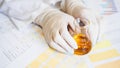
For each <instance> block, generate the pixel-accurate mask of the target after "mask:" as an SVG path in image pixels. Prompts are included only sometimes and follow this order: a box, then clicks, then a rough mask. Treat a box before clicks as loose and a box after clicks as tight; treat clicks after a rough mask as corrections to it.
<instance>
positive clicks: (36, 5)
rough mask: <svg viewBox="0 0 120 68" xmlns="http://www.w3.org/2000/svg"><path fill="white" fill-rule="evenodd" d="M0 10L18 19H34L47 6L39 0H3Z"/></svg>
mask: <svg viewBox="0 0 120 68" xmlns="http://www.w3.org/2000/svg"><path fill="white" fill-rule="evenodd" d="M0 1H1V2H2V0H0ZM3 1H4V3H2V5H1V6H0V11H1V12H3V13H5V14H7V15H9V16H10V17H13V18H15V19H18V20H34V19H35V18H36V16H37V15H39V14H40V13H42V12H43V10H44V9H45V8H47V7H49V6H48V5H47V4H45V3H43V2H42V1H41V0H3Z"/></svg>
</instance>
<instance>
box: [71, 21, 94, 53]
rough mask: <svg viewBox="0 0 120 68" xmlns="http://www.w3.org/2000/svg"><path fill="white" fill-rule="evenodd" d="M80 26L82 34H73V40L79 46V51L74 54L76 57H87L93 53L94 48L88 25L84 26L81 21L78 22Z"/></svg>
mask: <svg viewBox="0 0 120 68" xmlns="http://www.w3.org/2000/svg"><path fill="white" fill-rule="evenodd" d="M77 22H78V23H79V25H80V26H81V29H80V30H81V33H78V34H76V33H73V35H72V36H73V38H74V40H75V41H76V43H77V45H78V49H75V50H74V54H76V55H85V54H87V53H89V52H90V51H91V48H92V42H91V40H90V36H89V33H88V27H89V25H88V24H84V23H83V22H81V21H80V20H79V19H78V21H77Z"/></svg>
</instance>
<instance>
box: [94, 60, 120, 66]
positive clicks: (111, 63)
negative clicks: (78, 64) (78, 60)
mask: <svg viewBox="0 0 120 68" xmlns="http://www.w3.org/2000/svg"><path fill="white" fill-rule="evenodd" d="M95 68H120V60H117V61H113V62H109V63H105V64H102V65H98V66H96V67H95Z"/></svg>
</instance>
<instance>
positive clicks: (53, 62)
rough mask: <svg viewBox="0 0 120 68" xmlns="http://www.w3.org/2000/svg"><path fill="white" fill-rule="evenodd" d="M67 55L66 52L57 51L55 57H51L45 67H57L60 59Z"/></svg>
mask: <svg viewBox="0 0 120 68" xmlns="http://www.w3.org/2000/svg"><path fill="white" fill-rule="evenodd" d="M64 57H65V54H60V53H57V54H56V55H55V56H54V57H53V58H51V59H50V60H49V61H48V62H47V63H46V64H45V66H44V68H49V67H51V68H55V67H56V66H57V65H58V64H59V63H60V61H63V62H64V60H62V59H63V58H64Z"/></svg>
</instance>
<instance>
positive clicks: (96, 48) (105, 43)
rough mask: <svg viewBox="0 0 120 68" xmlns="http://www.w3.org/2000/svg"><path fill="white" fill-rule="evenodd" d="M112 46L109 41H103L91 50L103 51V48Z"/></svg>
mask: <svg viewBox="0 0 120 68" xmlns="http://www.w3.org/2000/svg"><path fill="white" fill-rule="evenodd" d="M111 45H112V44H111V43H110V41H108V40H104V41H101V42H98V43H97V44H96V45H95V47H94V48H93V50H94V51H95V50H99V49H103V48H107V47H110V46H111Z"/></svg>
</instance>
